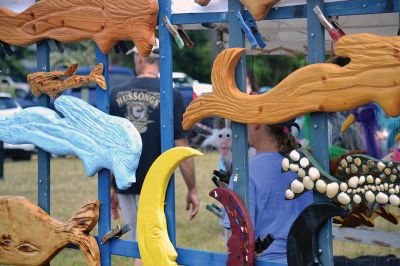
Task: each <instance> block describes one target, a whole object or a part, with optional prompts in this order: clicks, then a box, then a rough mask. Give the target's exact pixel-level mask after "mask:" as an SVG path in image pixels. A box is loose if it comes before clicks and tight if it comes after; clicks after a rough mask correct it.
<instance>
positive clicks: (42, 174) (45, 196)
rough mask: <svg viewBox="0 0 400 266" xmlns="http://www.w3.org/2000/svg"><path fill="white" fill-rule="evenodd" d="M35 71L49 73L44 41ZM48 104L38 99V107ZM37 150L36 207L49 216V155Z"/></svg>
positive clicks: (39, 46) (44, 100) (48, 100)
mask: <svg viewBox="0 0 400 266" xmlns="http://www.w3.org/2000/svg"><path fill="white" fill-rule="evenodd" d="M37 71H42V72H47V71H50V49H49V46H48V45H47V42H46V41H42V42H38V43H37ZM49 104H50V98H49V96H47V95H41V96H40V97H39V106H43V107H49ZM38 150H39V151H38V205H39V207H40V208H42V209H43V210H44V211H45V212H47V213H48V214H50V154H49V153H48V152H45V151H44V150H42V149H38Z"/></svg>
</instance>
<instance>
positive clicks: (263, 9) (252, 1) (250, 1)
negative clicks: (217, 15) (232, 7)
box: [195, 0, 280, 20]
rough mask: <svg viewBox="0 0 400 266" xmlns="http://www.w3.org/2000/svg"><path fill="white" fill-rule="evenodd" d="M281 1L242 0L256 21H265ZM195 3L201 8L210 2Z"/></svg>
mask: <svg viewBox="0 0 400 266" xmlns="http://www.w3.org/2000/svg"><path fill="white" fill-rule="evenodd" d="M279 1H280V0H240V2H242V4H243V5H244V6H245V7H246V8H247V9H248V10H249V12H250V14H251V15H252V16H253V17H254V19H256V20H262V19H264V18H265V17H266V16H267V15H268V12H269V11H270V10H271V8H272V7H273V6H274V5H275V4H276V3H278V2H279ZM195 2H196V3H197V4H199V5H201V6H206V5H208V3H209V2H210V0H195Z"/></svg>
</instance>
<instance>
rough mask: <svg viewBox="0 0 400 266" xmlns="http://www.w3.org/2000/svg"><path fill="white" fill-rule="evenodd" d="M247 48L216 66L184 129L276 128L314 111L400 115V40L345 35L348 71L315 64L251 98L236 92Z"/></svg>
mask: <svg viewBox="0 0 400 266" xmlns="http://www.w3.org/2000/svg"><path fill="white" fill-rule="evenodd" d="M244 52H245V50H244V49H239V48H233V49H227V50H225V51H224V52H222V53H221V54H219V55H218V57H217V59H216V60H215V62H214V65H213V69H212V74H211V79H212V84H213V92H212V93H210V94H205V95H202V96H200V97H198V98H197V99H195V100H194V101H192V102H191V103H190V105H189V106H188V108H187V109H186V112H185V113H184V115H183V128H184V129H186V130H187V129H190V128H191V127H192V126H193V125H194V124H195V123H196V122H197V121H200V120H202V119H204V118H206V117H210V116H221V117H224V118H227V119H230V120H233V121H235V122H240V123H262V124H275V123H280V122H284V121H287V120H290V119H292V118H295V117H297V116H299V115H303V114H307V113H311V112H323V111H325V112H339V111H345V110H349V109H353V108H356V107H359V106H361V105H365V104H367V103H370V102H375V103H377V104H379V105H380V106H381V107H382V108H383V110H384V111H385V112H386V113H387V114H388V115H390V116H398V115H399V114H400V75H399V73H400V36H394V37H387V36H376V35H372V34H355V35H346V36H343V37H342V38H340V40H339V41H338V42H337V43H336V44H335V54H336V55H338V56H343V57H350V58H351V62H350V63H349V64H347V65H346V66H344V67H340V66H337V65H334V64H326V63H321V64H312V65H308V66H305V67H302V68H300V69H298V70H296V71H295V72H293V73H292V74H290V75H289V76H288V77H286V78H285V79H284V80H282V81H281V82H280V83H279V84H278V85H277V86H275V87H274V88H273V89H272V90H270V91H269V92H267V93H264V94H260V95H247V94H245V93H242V92H240V91H239V90H238V89H237V87H236V81H235V76H234V73H235V67H236V63H237V62H238V60H239V59H240V57H241V56H242V55H243V53H244Z"/></svg>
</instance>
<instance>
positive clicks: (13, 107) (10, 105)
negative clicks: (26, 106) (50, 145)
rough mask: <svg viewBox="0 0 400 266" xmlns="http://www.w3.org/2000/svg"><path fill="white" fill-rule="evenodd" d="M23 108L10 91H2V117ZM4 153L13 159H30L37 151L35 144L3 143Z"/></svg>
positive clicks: (0, 112) (0, 104)
mask: <svg viewBox="0 0 400 266" xmlns="http://www.w3.org/2000/svg"><path fill="white" fill-rule="evenodd" d="M21 110H22V107H21V106H20V105H19V104H18V102H17V101H16V100H15V99H13V98H11V95H10V94H8V93H0V117H7V116H11V115H13V114H15V113H16V112H19V111H21ZM3 148H4V155H5V157H9V158H11V159H13V160H30V159H31V156H32V154H34V153H35V152H36V148H35V146H34V145H33V144H18V145H13V144H8V143H5V142H4V143H3Z"/></svg>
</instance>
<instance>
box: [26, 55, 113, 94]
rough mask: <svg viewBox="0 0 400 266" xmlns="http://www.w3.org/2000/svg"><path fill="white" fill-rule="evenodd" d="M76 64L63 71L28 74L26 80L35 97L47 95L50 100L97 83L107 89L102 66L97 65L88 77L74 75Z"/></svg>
mask: <svg viewBox="0 0 400 266" xmlns="http://www.w3.org/2000/svg"><path fill="white" fill-rule="evenodd" d="M77 69H78V64H73V65H71V66H70V67H68V68H67V70H65V71H51V72H35V73H32V74H28V77H27V80H28V83H29V86H30V87H31V89H32V92H33V94H35V96H40V95H41V94H47V95H49V96H50V97H51V98H57V97H58V96H60V95H61V94H62V92H63V91H64V90H66V89H69V88H78V87H81V86H84V85H87V84H89V83H91V82H95V83H97V84H98V85H99V86H100V87H101V88H102V89H104V90H105V89H106V88H107V84H106V80H105V79H104V77H103V64H102V63H100V64H97V65H96V66H95V67H94V68H93V69H92V71H91V72H90V74H89V75H88V76H86V77H85V76H78V75H74V73H75V72H76V70H77Z"/></svg>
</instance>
